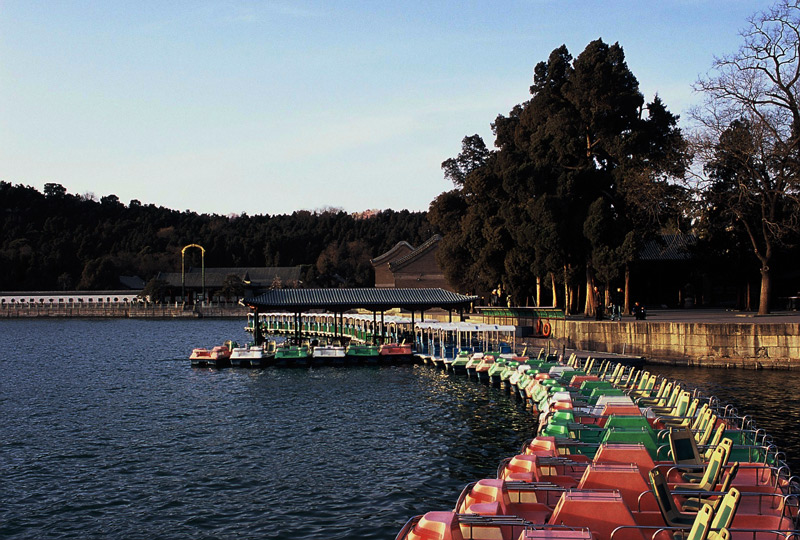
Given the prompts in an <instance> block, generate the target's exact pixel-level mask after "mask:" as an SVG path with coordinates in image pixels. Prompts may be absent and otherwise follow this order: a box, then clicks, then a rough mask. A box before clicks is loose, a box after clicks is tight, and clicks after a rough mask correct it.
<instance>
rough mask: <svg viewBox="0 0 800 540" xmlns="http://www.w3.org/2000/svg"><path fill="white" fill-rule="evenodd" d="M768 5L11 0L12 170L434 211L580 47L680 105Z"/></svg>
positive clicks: (39, 180) (204, 196)
mask: <svg viewBox="0 0 800 540" xmlns="http://www.w3.org/2000/svg"><path fill="white" fill-rule="evenodd" d="M769 5H770V2H765V1H761V0H749V1H742V0H713V1H711V0H709V1H703V0H675V1H671V0H661V1H644V0H636V1H633V0H631V1H612V0H607V1H600V0H552V1H550V0H527V1H509V2H505V1H452V0H448V1H441V2H437V1H435V0H425V1H415V0H410V1H401V2H397V1H394V2H389V1H381V0H374V1H366V0H364V1H296V2H293V1H288V0H287V1H279V2H273V1H239V0H228V1H203V0H196V1H186V2H182V1H163V0H162V1H152V2H151V1H147V0H135V1H129V2H128V1H126V2H121V1H113V0H99V1H83V2H72V1H55V0H54V1H37V0H19V1H17V0H0V180H4V181H7V182H11V183H13V184H25V185H30V186H33V187H36V188H37V189H39V190H41V189H42V188H43V186H44V184H45V183H47V182H57V183H60V184H62V185H63V186H64V187H66V188H67V190H68V191H69V192H70V193H77V194H84V193H94V194H95V195H96V196H97V197H98V198H99V197H101V196H104V195H109V194H115V195H117V196H118V197H119V198H120V200H121V201H122V202H123V203H125V204H128V202H129V201H130V200H131V199H138V200H140V201H141V202H142V203H145V204H147V203H154V204H156V205H160V206H166V207H169V208H173V209H176V210H186V209H190V210H194V211H197V212H201V213H216V214H230V213H241V212H247V213H248V214H251V215H253V214H265V213H266V214H282V213H291V212H292V211H294V210H299V209H308V210H316V209H322V208H325V207H334V208H342V209H344V210H346V211H348V212H355V211H361V210H366V209H370V208H379V209H386V208H392V209H395V210H400V209H403V208H407V209H410V210H426V209H427V208H428V205H429V204H430V202H431V201H432V200H433V199H434V198H435V197H436V196H437V195H438V194H439V193H441V192H443V191H446V190H449V189H452V185H451V184H450V183H449V182H447V181H446V180H444V178H443V176H442V171H441V162H442V161H444V160H445V159H447V158H449V157H454V156H456V155H457V154H458V152H459V151H460V147H461V139H462V138H463V137H464V136H465V135H472V134H474V133H478V134H480V135H481V136H483V138H484V140H485V141H486V143H487V145H488V146H490V147H491V146H493V142H494V139H493V137H492V133H491V129H490V126H489V125H490V123H491V122H492V121H493V120H494V119H495V118H496V116H497V115H498V114H507V113H508V111H509V110H510V109H511V108H512V107H513V106H514V105H515V104H518V103H521V102H523V101H525V100H526V99H528V97H529V94H528V87H529V86H530V84H531V79H532V71H533V67H534V66H535V65H536V63H538V62H539V61H542V60H545V59H546V58H547V56H548V55H549V53H550V51H552V50H553V49H554V48H556V47H558V46H560V45H562V44H566V45H567V47H568V48H569V50H570V52H571V53H572V54H573V56H577V55H578V54H579V53H580V52H581V51H582V50H583V49H584V47H585V46H586V45H587V44H588V43H589V42H590V41H591V40H594V39H597V38H598V37H599V38H602V39H603V40H604V41H606V42H607V43H614V42H619V43H620V44H621V45H622V46H623V48H624V50H625V53H626V57H627V61H628V66H629V67H630V69H631V70H632V71H633V73H634V75H636V77H637V78H638V80H639V84H640V87H641V90H642V92H643V93H644V95H645V98H646V99H647V100H650V99H652V98H653V96H654V95H655V93H658V94H659V95H660V96H661V98H662V99H663V100H664V101H665V102H666V104H667V106H668V107H669V108H670V110H671V111H673V112H675V113H679V114H683V113H685V111H686V109H687V108H688V107H689V106H691V105H692V104H694V103H697V102H699V96H697V95H694V94H693V93H692V90H691V85H692V83H693V82H694V81H695V80H696V79H697V77H698V75H700V74H703V73H705V72H706V71H707V70H708V69H709V67H710V65H711V62H712V59H713V56H714V55H721V54H724V53H728V52H733V51H734V50H736V49H737V48H738V46H739V44H740V43H741V38H740V36H739V31H740V30H741V29H742V28H744V27H745V26H746V19H747V17H748V16H750V15H752V14H754V13H755V12H756V11H759V10H763V9H766V8H767V7H768V6H769Z"/></svg>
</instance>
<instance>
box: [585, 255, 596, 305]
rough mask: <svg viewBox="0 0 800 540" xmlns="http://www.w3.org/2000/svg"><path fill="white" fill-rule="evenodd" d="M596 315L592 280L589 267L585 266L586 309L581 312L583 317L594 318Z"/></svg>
mask: <svg viewBox="0 0 800 540" xmlns="http://www.w3.org/2000/svg"><path fill="white" fill-rule="evenodd" d="M595 313H597V299H596V298H595V297H594V280H593V279H592V271H591V269H590V268H589V265H588V264H587V265H586V307H585V308H584V310H583V315H584V316H585V317H594V315H595Z"/></svg>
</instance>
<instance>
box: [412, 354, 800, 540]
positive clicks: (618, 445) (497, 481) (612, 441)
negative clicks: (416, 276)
mask: <svg viewBox="0 0 800 540" xmlns="http://www.w3.org/2000/svg"><path fill="white" fill-rule="evenodd" d="M464 357H465V358H462V359H460V360H459V359H458V358H454V359H452V360H451V362H449V363H445V362H444V361H438V362H437V361H435V360H434V359H433V358H431V357H426V358H424V360H425V361H427V362H428V363H432V364H433V365H436V366H437V367H440V368H444V369H448V370H450V371H452V372H453V373H464V374H468V375H470V376H472V377H474V378H475V379H478V380H482V381H484V382H486V383H491V384H494V385H497V386H500V387H502V388H506V389H508V390H509V391H510V392H514V393H515V395H517V396H519V397H520V398H522V399H524V400H525V403H526V405H528V406H530V407H531V408H532V409H533V411H534V413H535V414H536V415H538V418H539V423H538V432H537V434H536V436H535V437H534V438H533V439H531V440H529V441H527V442H526V443H525V444H524V445H523V447H522V448H521V450H520V451H519V453H518V454H517V455H514V456H510V457H508V458H507V459H504V460H503V461H502V462H501V463H500V464H499V466H498V469H497V474H496V477H495V478H487V479H482V480H478V481H476V482H473V483H471V484H469V485H467V486H466V487H465V488H464V490H463V491H462V493H461V495H460V496H459V497H458V499H457V500H456V501H455V506H454V508H453V509H452V510H445V511H431V512H428V513H426V514H424V515H420V516H416V517H414V518H412V519H410V520H409V521H408V523H406V525H405V526H404V527H403V528H402V530H401V531H400V533H399V534H398V535H397V539H398V540H421V539H428V540H433V539H438V540H462V539H485V540H490V539H491V540H534V539H535V540H545V539H563V540H647V539H653V540H676V539H682V540H730V539H731V538H733V539H734V540H773V539H774V540H777V539H788V540H797V539H798V538H800V531H798V526H799V525H800V523H799V522H798V507H799V506H800V504H799V502H798V501H799V500H800V480H798V478H797V477H794V476H792V474H791V471H790V470H789V467H788V466H787V464H786V460H785V456H784V455H783V454H782V453H781V452H780V451H778V449H777V448H776V447H775V445H774V444H773V443H772V440H771V438H770V436H769V435H768V434H766V433H765V432H764V431H763V430H761V429H758V428H757V427H756V425H755V423H754V421H753V420H752V418H750V417H748V416H740V415H739V414H738V412H737V411H736V409H735V408H734V407H732V406H730V405H726V404H723V403H721V402H720V401H719V400H718V399H716V398H715V397H713V396H705V395H702V394H701V393H700V392H699V391H698V390H697V389H693V388H690V387H688V386H686V385H685V384H684V383H682V382H679V381H674V380H670V379H667V378H664V377H660V376H658V375H656V374H655V373H650V372H648V371H646V370H644V369H643V368H640V367H635V366H630V365H625V364H623V363H614V362H612V361H608V360H606V361H594V360H591V359H585V360H583V359H578V358H577V357H575V356H574V355H573V356H572V357H570V358H569V359H568V360H567V361H566V362H564V361H559V359H558V358H556V357H554V356H548V355H546V354H544V353H543V352H542V353H540V354H539V355H538V356H537V357H536V358H528V357H525V356H524V355H520V356H515V355H510V354H505V355H504V354H488V353H483V354H472V355H466V354H465V355H464Z"/></svg>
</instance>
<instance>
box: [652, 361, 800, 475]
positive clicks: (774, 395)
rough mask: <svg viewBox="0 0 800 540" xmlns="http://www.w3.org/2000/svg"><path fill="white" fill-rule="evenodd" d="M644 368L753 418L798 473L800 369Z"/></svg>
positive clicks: (654, 366) (795, 472) (799, 450)
mask: <svg viewBox="0 0 800 540" xmlns="http://www.w3.org/2000/svg"><path fill="white" fill-rule="evenodd" d="M647 367H648V369H650V370H651V371H652V372H655V373H659V374H662V375H665V376H668V377H670V378H672V379H677V380H680V381H685V382H686V383H687V384H688V385H689V386H691V387H696V388H699V389H700V390H702V392H703V393H704V394H706V395H712V396H717V397H718V398H719V399H720V401H721V402H722V403H726V404H730V405H733V406H734V407H736V409H737V410H738V411H739V415H741V416H744V415H747V416H750V417H752V418H753V419H754V420H755V422H756V425H757V426H758V427H759V428H761V429H764V430H766V432H767V433H768V434H769V435H771V436H772V438H773V443H774V444H775V445H776V446H777V447H778V449H779V450H781V451H783V452H784V453H785V454H786V461H787V463H788V464H789V467H790V469H791V470H792V472H793V473H794V474H795V475H798V474H800V371H798V370H793V371H775V370H760V371H755V370H748V369H711V368H698V367H672V366H659V365H649V366H647Z"/></svg>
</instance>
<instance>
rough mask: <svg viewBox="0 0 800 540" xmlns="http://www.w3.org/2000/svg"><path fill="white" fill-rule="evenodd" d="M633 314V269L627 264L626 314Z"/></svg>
mask: <svg viewBox="0 0 800 540" xmlns="http://www.w3.org/2000/svg"><path fill="white" fill-rule="evenodd" d="M630 312H631V267H630V265H628V263H625V313H627V314H630Z"/></svg>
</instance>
